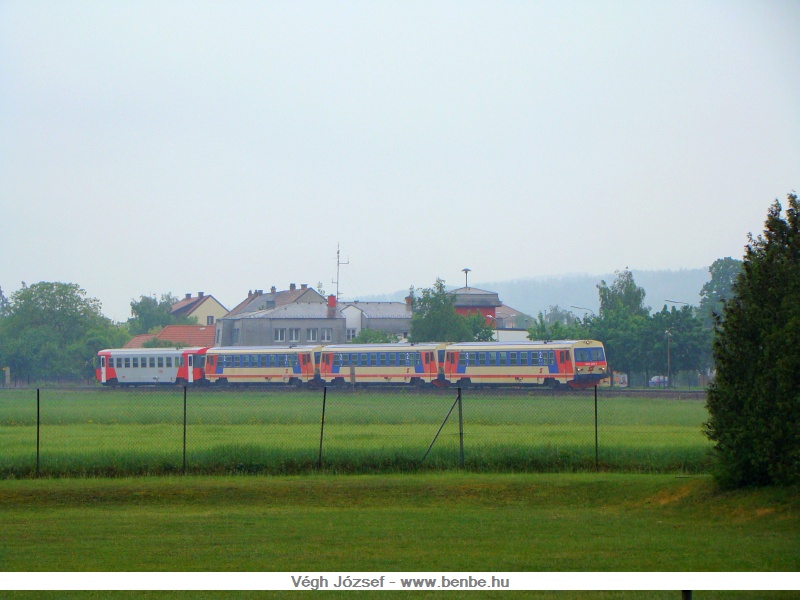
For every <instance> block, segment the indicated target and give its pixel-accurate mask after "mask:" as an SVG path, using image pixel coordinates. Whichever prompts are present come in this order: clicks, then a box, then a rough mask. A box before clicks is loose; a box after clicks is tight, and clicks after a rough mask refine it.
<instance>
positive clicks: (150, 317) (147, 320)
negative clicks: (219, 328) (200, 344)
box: [128, 293, 197, 335]
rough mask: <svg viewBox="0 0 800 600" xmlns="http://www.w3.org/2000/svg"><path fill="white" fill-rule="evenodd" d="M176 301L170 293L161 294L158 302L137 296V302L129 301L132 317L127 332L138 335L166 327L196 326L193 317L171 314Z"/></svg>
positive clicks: (150, 298)
mask: <svg viewBox="0 0 800 600" xmlns="http://www.w3.org/2000/svg"><path fill="white" fill-rule="evenodd" d="M177 301H178V299H177V298H176V297H175V296H173V295H172V294H171V293H166V294H161V298H160V300H156V299H155V298H153V297H150V296H139V300H133V301H131V315H133V316H132V317H131V318H130V319H128V331H130V333H131V335H140V334H142V333H155V332H158V331H160V330H162V329H163V328H164V327H166V326H167V325H197V319H196V318H195V317H186V316H183V315H182V316H175V315H173V314H172V305H173V304H175V303H176V302H177Z"/></svg>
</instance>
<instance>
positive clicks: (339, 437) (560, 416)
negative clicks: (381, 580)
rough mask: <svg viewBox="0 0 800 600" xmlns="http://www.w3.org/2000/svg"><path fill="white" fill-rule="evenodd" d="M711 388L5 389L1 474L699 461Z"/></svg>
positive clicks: (0, 403)
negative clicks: (651, 391) (680, 391)
mask: <svg viewBox="0 0 800 600" xmlns="http://www.w3.org/2000/svg"><path fill="white" fill-rule="evenodd" d="M707 418H708V415H707V411H706V408H705V401H704V396H702V395H699V394H695V395H691V394H690V395H685V394H684V395H677V394H673V395H669V396H664V395H663V394H659V395H648V394H646V393H644V392H642V393H641V394H640V395H623V394H621V393H619V392H614V391H608V390H601V391H599V392H598V389H597V388H592V389H589V390H579V391H576V390H571V391H568V392H564V391H562V392H551V391H546V390H540V389H538V388H537V389H530V388H526V389H500V390H497V389H474V388H467V389H460V388H447V389H430V388H428V389H424V390H423V389H416V388H414V389H405V388H403V389H398V388H385V389H384V388H365V389H360V388H355V389H354V388H351V387H349V386H341V387H331V388H325V389H285V388H255V387H254V388H244V389H241V388H207V387H206V388H203V387H200V388H192V387H190V388H186V387H163V388H162V387H150V388H121V389H120V388H116V389H114V388H112V389H109V388H84V389H74V388H73V389H36V390H0V478H22V477H63V476H131V475H155V474H187V473H198V474H199V473H205V474H209V473H219V474H223V473H264V474H290V473H307V472H313V471H318V470H322V471H325V472H334V473H376V472H409V471H418V470H442V469H466V470H471V471H498V472H501V471H527V472H576V471H594V470H603V471H624V472H653V473H672V472H674V473H700V472H705V471H707V470H708V466H709V462H708V461H709V449H710V442H709V441H708V440H707V439H706V438H705V437H704V435H703V433H702V425H703V423H704V422H705V421H706V419H707Z"/></svg>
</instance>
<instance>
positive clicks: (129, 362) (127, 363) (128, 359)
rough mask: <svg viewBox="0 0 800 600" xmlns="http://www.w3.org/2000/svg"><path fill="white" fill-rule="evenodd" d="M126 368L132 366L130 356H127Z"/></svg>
mask: <svg viewBox="0 0 800 600" xmlns="http://www.w3.org/2000/svg"><path fill="white" fill-rule="evenodd" d="M125 368H126V369H130V368H131V359H130V357H129V356H126V357H125Z"/></svg>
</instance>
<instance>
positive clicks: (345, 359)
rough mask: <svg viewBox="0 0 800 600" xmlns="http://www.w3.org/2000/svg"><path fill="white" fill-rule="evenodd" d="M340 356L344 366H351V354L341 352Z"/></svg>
mask: <svg viewBox="0 0 800 600" xmlns="http://www.w3.org/2000/svg"><path fill="white" fill-rule="evenodd" d="M339 357H340V360H341V361H342V366H343V367H349V366H350V355H349V354H340V355H339Z"/></svg>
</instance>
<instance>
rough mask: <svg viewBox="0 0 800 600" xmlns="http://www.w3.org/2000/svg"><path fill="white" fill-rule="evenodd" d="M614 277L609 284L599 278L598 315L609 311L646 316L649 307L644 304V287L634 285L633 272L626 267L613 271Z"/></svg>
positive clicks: (648, 313)
mask: <svg viewBox="0 0 800 600" xmlns="http://www.w3.org/2000/svg"><path fill="white" fill-rule="evenodd" d="M615 274H616V276H617V277H616V279H615V280H614V283H612V284H611V285H610V286H609V285H608V284H606V282H605V280H601V281H600V283H599V284H598V286H597V290H598V292H599V296H600V316H601V317H603V316H604V315H605V314H607V313H609V312H615V313H621V314H626V315H630V316H642V317H647V316H649V315H650V307H649V306H645V305H644V297H645V291H644V288H641V287H639V286H638V285H636V282H635V281H634V280H633V273H631V272H630V271H629V270H628V269H627V267H626V268H625V270H624V271H621V272H620V271H615Z"/></svg>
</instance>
